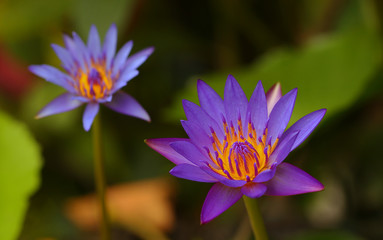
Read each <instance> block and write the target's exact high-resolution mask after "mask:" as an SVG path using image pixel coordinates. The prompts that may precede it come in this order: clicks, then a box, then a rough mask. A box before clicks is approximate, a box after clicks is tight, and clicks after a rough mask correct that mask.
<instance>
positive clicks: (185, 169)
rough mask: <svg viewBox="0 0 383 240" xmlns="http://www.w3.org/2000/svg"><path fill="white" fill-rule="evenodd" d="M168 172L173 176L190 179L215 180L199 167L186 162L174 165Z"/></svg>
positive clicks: (198, 180) (200, 180) (199, 180)
mask: <svg viewBox="0 0 383 240" xmlns="http://www.w3.org/2000/svg"><path fill="white" fill-rule="evenodd" d="M169 173H170V174H171V175H173V176H175V177H178V178H183V179H187V180H191V181H197V182H217V179H215V178H213V177H212V176H210V175H209V174H207V173H206V172H204V171H202V170H201V169H200V168H199V167H197V166H195V165H190V164H187V163H183V164H179V165H177V166H175V167H174V168H173V169H172V170H170V172H169Z"/></svg>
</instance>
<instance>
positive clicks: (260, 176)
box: [253, 166, 276, 183]
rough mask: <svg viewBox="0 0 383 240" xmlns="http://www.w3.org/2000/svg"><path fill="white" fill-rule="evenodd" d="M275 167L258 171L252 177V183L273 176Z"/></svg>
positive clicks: (264, 180)
mask: <svg viewBox="0 0 383 240" xmlns="http://www.w3.org/2000/svg"><path fill="white" fill-rule="evenodd" d="M275 170H276V167H275V166H274V167H272V168H270V169H266V170H263V171H262V172H260V173H259V174H258V175H257V176H256V177H255V178H254V179H253V182H254V183H261V182H267V181H269V180H270V179H272V178H273V177H274V174H275Z"/></svg>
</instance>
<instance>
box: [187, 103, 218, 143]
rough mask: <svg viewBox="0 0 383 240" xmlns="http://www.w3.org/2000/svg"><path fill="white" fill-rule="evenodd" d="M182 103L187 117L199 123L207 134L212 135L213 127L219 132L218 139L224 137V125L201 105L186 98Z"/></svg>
mask: <svg viewBox="0 0 383 240" xmlns="http://www.w3.org/2000/svg"><path fill="white" fill-rule="evenodd" d="M182 105H183V108H184V111H185V115H186V118H187V119H188V120H189V121H191V122H194V123H196V124H198V125H199V126H200V127H201V128H202V129H203V130H204V131H205V132H206V134H209V135H211V132H212V131H211V130H212V129H213V130H214V132H215V133H216V134H217V136H218V139H219V140H222V139H223V137H224V133H223V131H222V126H220V125H218V123H217V122H216V120H214V119H213V118H211V117H210V116H209V114H207V113H206V112H205V111H204V110H203V109H202V108H201V107H199V106H198V105H197V104H195V103H193V102H190V101H188V100H185V99H184V100H182Z"/></svg>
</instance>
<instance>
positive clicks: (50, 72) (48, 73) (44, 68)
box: [29, 64, 75, 93]
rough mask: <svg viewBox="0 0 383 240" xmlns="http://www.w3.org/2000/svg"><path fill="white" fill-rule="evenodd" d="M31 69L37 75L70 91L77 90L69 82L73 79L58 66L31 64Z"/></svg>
mask: <svg viewBox="0 0 383 240" xmlns="http://www.w3.org/2000/svg"><path fill="white" fill-rule="evenodd" d="M29 71H31V72H32V73H34V74H36V75H37V76H39V77H41V78H44V79H45V80H46V81H48V82H51V83H53V84H56V85H58V86H60V87H63V88H65V89H66V90H67V91H68V92H71V93H74V92H75V90H74V88H73V87H72V85H70V83H69V82H71V81H73V80H72V79H71V78H70V77H69V76H68V75H66V74H65V73H63V72H61V71H60V70H58V69H57V68H54V67H52V66H49V65H45V64H44V65H31V66H29Z"/></svg>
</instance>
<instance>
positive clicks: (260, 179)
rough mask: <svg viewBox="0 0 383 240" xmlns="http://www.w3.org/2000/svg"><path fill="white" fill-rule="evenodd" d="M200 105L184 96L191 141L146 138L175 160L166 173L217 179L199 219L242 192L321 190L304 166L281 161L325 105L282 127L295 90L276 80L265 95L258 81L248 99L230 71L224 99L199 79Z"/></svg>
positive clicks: (310, 128) (255, 194) (251, 194)
mask: <svg viewBox="0 0 383 240" xmlns="http://www.w3.org/2000/svg"><path fill="white" fill-rule="evenodd" d="M197 87H198V95H199V101H200V104H201V107H200V106H198V105H196V104H194V103H192V102H190V101H187V100H184V101H183V107H184V110H185V114H186V117H187V119H188V120H187V121H181V123H182V126H183V128H184V129H185V131H186V133H187V135H188V136H189V139H182V138H162V139H149V140H146V143H147V144H148V145H149V146H150V147H151V148H153V149H154V150H156V151H157V152H159V153H160V154H162V155H163V156H165V157H166V158H168V159H169V160H170V161H172V162H173V163H175V164H176V166H175V167H174V168H173V169H172V170H171V171H170V174H172V175H174V176H176V177H179V178H184V179H189V180H193V181H198V182H212V183H215V184H214V185H213V187H212V188H211V189H210V191H209V193H208V194H207V197H206V200H205V203H204V205H203V207H202V212H201V223H206V222H209V221H210V220H212V219H213V218H215V217H217V216H218V215H220V214H221V213H222V212H224V211H225V210H226V209H228V208H229V207H230V206H231V205H233V204H234V203H235V202H237V201H238V200H239V199H240V198H241V197H242V196H243V195H246V196H248V197H251V198H259V197H261V196H262V195H264V194H266V195H277V196H282V195H295V194H302V193H308V192H315V191H320V190H323V188H324V186H323V185H322V184H321V183H320V182H319V181H318V180H316V179H315V178H313V177H312V176H310V175H309V174H307V173H306V172H304V171H303V170H301V169H299V168H297V167H295V166H293V165H291V164H289V163H285V162H283V161H284V160H285V158H286V157H287V155H288V154H289V153H290V152H291V151H292V150H294V149H295V148H296V147H297V146H299V144H301V143H302V142H303V140H305V139H306V138H307V136H308V135H309V134H310V133H311V132H312V131H313V130H314V128H315V127H316V126H317V125H318V123H319V122H320V121H321V120H322V118H323V116H324V114H325V113H326V109H321V110H317V111H315V112H312V113H310V114H308V115H306V116H304V117H303V118H301V119H300V120H299V121H297V122H296V123H295V124H294V125H292V126H291V127H290V128H289V129H287V130H286V131H284V130H285V128H286V126H287V124H288V122H289V120H290V117H291V114H292V111H293V108H294V103H295V99H296V95H297V89H293V90H291V91H290V92H288V93H287V94H285V95H284V96H282V92H281V87H280V85H279V84H276V85H274V86H273V87H272V88H271V89H270V90H269V91H268V92H267V94H265V92H264V89H263V86H262V83H261V81H259V82H258V84H257V86H256V88H255V90H254V93H253V95H252V96H251V98H250V100H249V101H248V99H247V97H246V95H245V93H244V92H243V90H242V88H241V87H240V85H239V84H238V82H237V81H236V80H235V79H234V77H233V76H231V75H229V77H228V79H227V82H226V86H225V92H224V99H223V100H222V98H221V97H220V96H219V95H218V94H217V93H216V92H215V91H214V90H213V89H212V88H211V87H210V86H208V85H207V84H206V83H204V82H203V81H201V80H199V81H198V83H197Z"/></svg>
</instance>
